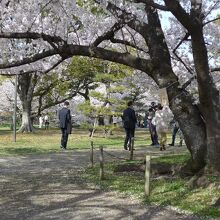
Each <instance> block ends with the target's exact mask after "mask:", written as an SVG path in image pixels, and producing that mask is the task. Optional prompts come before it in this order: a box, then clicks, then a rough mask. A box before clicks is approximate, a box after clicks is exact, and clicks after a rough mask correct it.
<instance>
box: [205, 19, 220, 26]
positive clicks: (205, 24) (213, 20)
mask: <svg viewBox="0 0 220 220" xmlns="http://www.w3.org/2000/svg"><path fill="white" fill-rule="evenodd" d="M217 20H220V17H218V18H215V19H212V20H210V21H207V22H205V23H204V24H203V26H205V25H207V24H209V23H212V22H214V21H217Z"/></svg>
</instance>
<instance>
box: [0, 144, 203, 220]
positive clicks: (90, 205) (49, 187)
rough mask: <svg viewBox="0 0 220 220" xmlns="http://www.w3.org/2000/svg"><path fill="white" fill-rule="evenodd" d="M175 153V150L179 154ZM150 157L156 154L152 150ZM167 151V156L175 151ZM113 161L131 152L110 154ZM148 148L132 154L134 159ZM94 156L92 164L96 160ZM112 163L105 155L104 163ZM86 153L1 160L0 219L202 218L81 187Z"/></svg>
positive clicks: (112, 151) (87, 153) (86, 162)
mask: <svg viewBox="0 0 220 220" xmlns="http://www.w3.org/2000/svg"><path fill="white" fill-rule="evenodd" d="M178 150H179V149H178ZM151 151H152V152H151V153H152V154H157V153H159V151H158V149H154V148H151ZM175 151H176V149H172V148H170V149H169V150H168V151H167V152H166V153H170V152H174V153H175ZM108 152H110V153H111V154H113V155H116V156H117V157H127V158H128V157H129V152H125V151H121V150H108ZM146 153H147V152H146V149H136V151H135V155H136V156H139V157H141V156H143V155H145V154H146ZM97 157H98V155H97V152H96V157H95V158H96V159H95V160H96V161H97ZM110 158H111V159H112V157H111V156H110V157H109V158H108V157H107V156H106V160H108V159H110ZM88 164H89V152H88V151H77V150H76V151H66V152H60V153H57V154H53V153H51V154H44V155H30V156H23V157H22V156H20V157H4V158H3V157H1V158H0V195H1V197H0V220H49V219H50V220H51V219H52V220H72V219H74V220H87V219H89V220H116V219H117V220H119V219H120V220H129V219H132V220H133V219H137V220H141V219H143V220H148V219H149V220H166V219H167V220H172V219H177V220H181V219H184V220H189V219H195V220H197V219H200V218H198V217H195V216H191V215H185V214H180V213H178V212H176V211H173V210H171V209H169V208H163V207H157V206H143V205H140V204H138V202H137V201H135V200H133V199H131V198H125V197H122V196H119V195H116V194H115V193H112V192H103V191H101V190H100V189H97V188H95V187H94V186H88V185H87V184H84V183H83V182H82V181H81V180H80V178H79V175H77V173H78V171H80V170H82V169H83V168H84V167H86V166H87V165H88Z"/></svg>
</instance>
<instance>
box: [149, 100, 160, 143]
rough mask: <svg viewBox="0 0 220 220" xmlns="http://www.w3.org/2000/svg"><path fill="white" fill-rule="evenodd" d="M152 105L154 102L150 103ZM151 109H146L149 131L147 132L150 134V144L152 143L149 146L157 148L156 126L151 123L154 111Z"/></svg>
mask: <svg viewBox="0 0 220 220" xmlns="http://www.w3.org/2000/svg"><path fill="white" fill-rule="evenodd" d="M152 103H154V102H152ZM152 106H153V105H152ZM153 107H154V106H153ZM153 107H150V108H149V109H148V117H147V121H148V129H149V132H150V137H151V142H152V143H151V146H156V147H157V146H158V145H159V143H158V136H157V131H156V126H155V125H154V124H153V123H152V120H153V118H154V116H155V112H156V109H155V108H153Z"/></svg>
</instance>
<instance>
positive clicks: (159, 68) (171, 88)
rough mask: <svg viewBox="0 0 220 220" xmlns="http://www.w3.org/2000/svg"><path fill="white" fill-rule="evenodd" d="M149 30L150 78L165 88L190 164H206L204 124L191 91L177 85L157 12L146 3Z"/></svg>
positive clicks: (196, 168)
mask: <svg viewBox="0 0 220 220" xmlns="http://www.w3.org/2000/svg"><path fill="white" fill-rule="evenodd" d="M146 11H147V15H148V22H149V25H150V30H149V31H148V33H146V37H145V38H146V42H147V44H148V46H149V52H150V56H151V59H152V60H153V61H154V62H155V63H156V68H155V69H154V71H153V74H152V78H153V79H154V81H155V82H156V83H157V84H158V86H159V87H160V88H167V93H168V98H169V103H170V108H171V110H172V112H173V114H174V116H175V119H176V120H177V121H178V122H179V125H180V128H181V130H182V132H183V134H184V138H185V142H186V145H187V148H188V149H189V151H190V153H191V161H190V162H189V165H190V166H189V168H190V169H191V171H192V172H194V173H195V172H197V171H199V170H200V169H202V168H204V166H205V164H206V161H205V159H206V152H207V151H206V126H205V123H204V121H203V120H202V116H201V113H200V111H199V110H198V108H197V107H196V106H195V105H193V101H192V99H191V98H190V95H189V94H188V93H187V92H186V91H185V90H184V89H181V88H179V86H180V85H179V82H178V78H177V77H176V75H175V74H174V72H173V70H172V65H171V61H170V60H171V59H170V54H169V49H168V47H167V45H166V40H165V37H164V35H163V31H162V28H161V25H160V21H159V17H158V14H157V12H155V10H154V9H153V8H151V7H146Z"/></svg>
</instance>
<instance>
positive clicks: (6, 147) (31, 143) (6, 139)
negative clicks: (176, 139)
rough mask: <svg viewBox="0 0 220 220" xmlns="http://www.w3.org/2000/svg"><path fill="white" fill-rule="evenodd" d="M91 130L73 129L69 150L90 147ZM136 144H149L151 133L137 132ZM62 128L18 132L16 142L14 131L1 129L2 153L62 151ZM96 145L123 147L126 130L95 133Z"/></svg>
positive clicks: (0, 145) (0, 152)
mask: <svg viewBox="0 0 220 220" xmlns="http://www.w3.org/2000/svg"><path fill="white" fill-rule="evenodd" d="M88 134H89V132H87V131H85V130H81V129H73V134H71V135H69V140H68V146H67V148H68V149H69V150H74V149H89V148H90V146H91V144H90V143H91V138H90V137H89V135H88ZM136 134H137V135H136V137H135V144H136V146H147V145H149V144H150V138H149V133H148V132H147V130H145V129H141V130H139V131H138V132H136ZM60 137H61V134H60V130H59V129H49V130H44V129H37V130H36V132H35V133H30V134H29V133H24V134H17V138H16V142H13V132H12V131H10V130H9V129H5V128H4V129H3V128H1V129H0V155H23V154H27V153H29V154H30V153H33V154H35V153H49V152H59V151H60V148H59V146H60ZM93 141H94V147H97V148H98V147H99V146H100V145H103V146H104V147H107V148H121V149H122V148H123V142H124V131H123V130H122V129H119V128H118V129H116V130H115V131H113V135H110V136H109V137H107V138H105V137H104V135H103V132H102V131H98V132H96V133H95V135H94V138H93Z"/></svg>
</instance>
